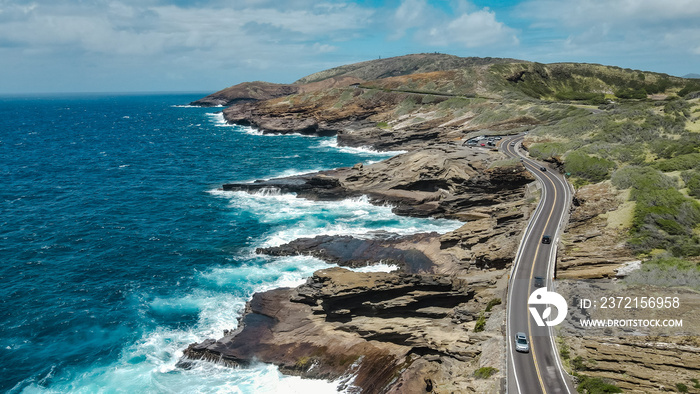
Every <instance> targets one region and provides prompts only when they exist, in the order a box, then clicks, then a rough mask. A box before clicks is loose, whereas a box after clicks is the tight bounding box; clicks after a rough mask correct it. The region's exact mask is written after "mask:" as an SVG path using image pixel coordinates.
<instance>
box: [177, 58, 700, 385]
mask: <svg viewBox="0 0 700 394" xmlns="http://www.w3.org/2000/svg"><path fill="white" fill-rule="evenodd" d="M579 68H581V67H578V66H577V65H570V64H559V65H553V66H545V65H541V64H536V63H530V62H522V61H515V60H513V59H491V58H483V59H478V58H457V57H454V56H448V55H440V54H434V55H433V54H421V55H408V56H404V57H399V58H391V59H382V60H380V61H371V62H363V63H357V64H354V65H348V66H342V67H338V68H335V69H331V70H326V71H323V72H320V73H317V74H312V75H310V76H308V77H305V78H302V79H300V80H299V81H297V82H295V83H293V84H287V85H278V84H266V83H257V82H256V83H249V84H241V85H236V86H233V87H231V88H228V89H225V90H223V91H221V92H217V93H215V94H213V95H211V96H208V97H206V98H203V99H202V100H199V101H197V102H194V103H193V104H195V105H203V106H210V105H228V107H227V108H225V109H224V110H223V115H224V118H225V119H226V121H228V122H229V123H232V124H238V125H244V126H251V127H254V128H256V129H257V130H259V131H261V132H262V133H272V134H290V133H298V134H304V135H317V136H336V137H337V143H338V145H339V146H351V147H366V148H371V149H376V150H384V151H387V150H390V151H405V153H401V154H399V155H397V156H394V157H392V158H391V159H388V160H385V161H383V162H380V163H374V164H371V165H363V164H359V163H358V164H357V165H355V166H353V167H347V168H337V169H334V170H329V171H322V172H318V173H314V174H305V175H299V176H292V177H286V178H278V179H270V180H259V181H255V182H252V183H230V184H225V185H222V189H223V190H228V191H243V192H250V193H260V192H262V193H266V192H269V193H294V194H296V196H297V197H298V198H305V199H310V200H323V201H337V200H342V199H346V198H356V197H359V196H366V197H367V198H368V199H369V201H370V202H372V203H374V204H387V205H390V206H391V207H392V211H393V212H394V213H396V214H398V215H405V216H414V217H434V218H447V219H454V220H459V221H461V222H463V223H464V224H463V225H462V226H461V227H460V228H458V229H456V230H454V231H451V232H449V233H446V234H437V233H419V234H413V235H409V236H399V235H397V234H390V233H375V234H366V235H363V236H349V235H338V236H318V237H315V238H304V239H297V240H294V241H292V242H290V243H288V244H285V245H280V246H276V247H269V248H260V249H258V250H257V251H256V252H257V253H260V254H266V255H273V256H288V255H309V256H314V257H316V258H319V259H321V260H324V261H326V262H328V263H329V264H335V265H337V266H338V267H332V268H328V269H323V270H320V271H317V272H315V273H314V275H313V276H312V277H311V278H309V279H308V280H307V282H306V283H305V284H304V285H301V286H299V287H297V288H282V289H275V290H271V291H266V292H263V293H257V294H255V295H254V296H253V297H252V299H251V300H250V302H248V304H247V305H246V308H245V311H244V313H243V315H242V316H241V317H240V319H239V321H238V322H237V324H236V323H235V322H232V325H231V329H230V330H226V331H224V333H223V336H222V337H221V338H212V339H208V340H206V341H203V342H201V343H195V344H192V345H190V346H189V347H188V348H187V349H186V350H185V351H184V356H183V358H182V360H181V362H180V364H179V365H180V366H181V367H183V368H187V367H189V366H191V365H192V363H196V362H199V360H206V361H209V362H219V363H223V364H225V365H229V366H246V365H250V364H253V363H256V362H265V363H273V364H275V365H277V366H278V367H279V369H280V371H282V372H283V373H286V374H293V375H299V376H302V377H306V378H322V379H328V380H333V381H336V382H338V385H339V388H341V389H345V390H346V391H347V392H363V393H377V392H382V393H384V392H388V393H414V392H415V393H425V392H436V393H437V392H439V393H443V392H445V393H447V392H460V393H462V392H474V393H496V392H502V391H503V390H504V387H505V374H506V370H507V368H506V364H505V363H506V358H505V348H506V344H505V340H506V338H505V306H504V305H502V304H501V300H505V299H506V297H505V295H506V291H507V284H508V274H509V272H510V268H511V265H512V261H513V258H514V257H515V254H516V251H517V247H518V244H519V242H520V239H521V237H522V234H523V231H524V229H525V227H526V223H527V221H528V220H529V218H530V216H531V214H532V212H533V210H534V208H535V206H536V204H537V200H538V198H539V190H538V188H537V185H536V183H535V182H534V179H535V178H534V177H533V176H532V175H531V174H530V173H529V172H528V171H527V170H526V169H525V167H524V166H523V165H522V164H521V163H520V162H518V161H517V160H509V159H507V157H505V155H503V154H501V153H499V152H498V146H497V145H498V142H497V141H498V140H494V142H495V143H494V144H493V145H496V146H488V145H486V144H484V146H481V145H480V144H479V145H476V146H475V145H474V144H467V142H468V141H469V140H470V139H472V138H473V137H475V136H496V135H501V136H504V135H513V134H519V133H523V132H525V131H528V130H533V129H535V132H533V133H531V135H528V136H527V138H526V139H525V142H524V144H523V145H524V147H525V148H526V149H527V147H528V146H530V145H531V144H532V143H533V142H535V141H537V142H547V143H550V142H551V143H552V144H553V145H557V144H564V143H565V142H566V141H564V140H558V139H556V138H552V137H549V136H547V135H546V130H547V127H551V126H553V125H555V124H556V123H557V122H559V121H561V120H562V119H566V118H568V117H569V114H577V116H579V117H583V116H584V115H582V114H586V115H591V116H595V115H600V114H601V112H603V111H605V109H600V108H599V109H590V108H588V107H583V109H582V108H581V107H580V106H579V107H577V106H574V105H571V103H568V102H562V103H560V102H556V101H550V100H551V99H552V97H555V90H553V89H555V88H557V89H559V88H561V87H560V86H559V85H557V83H560V82H561V83H563V84H564V85H562V86H568V85H566V84H574V82H571V81H574V80H576V79H575V78H573V77H572V75H573V74H572V73H574V72H578V71H577V70H578V69H579ZM583 68H585V69H586V70H587V72H588V73H593V74H595V73H600V75H606V74H604V73H611V72H613V73H618V71H619V70H612V69H610V68H605V67H604V66H597V65H587V66H585V67H583ZM586 70H584V71H586ZM619 73H623V71H619ZM582 75H583V74H582ZM586 75H587V74H586ZM596 75H597V74H596ZM635 75H636V74H635ZM579 79H580V78H579ZM621 80H623V79H621ZM596 81H597V82H596V83H599V80H596ZM611 81H612V80H611ZM606 83H607V82H606ZM558 86H559V87H558ZM572 86H573V85H572ZM576 86H578V85H576ZM596 86H597V85H596ZM612 87H613V85H610V87H609V88H612ZM606 89H608V88H606ZM548 92H549V93H548ZM543 97H545V98H546V100H543ZM538 129H543V130H545V131H544V132H542V133H540V134H542V135H538V136H535V137H533V136H532V134H535V133H536V132H537V130H538ZM584 129H585V128H584ZM585 130H588V129H585ZM548 160H551V161H552V162H553V166H550V168H554V169H555V170H557V169H558V170H562V168H563V164H562V162H561V160H560V158H558V157H554V156H553V157H550V158H549V159H548ZM555 167H556V168H555ZM632 208H633V205H631V204H630V202H629V201H628V196H627V195H625V194H624V192H623V191H618V190H616V189H615V188H614V187H612V186H611V185H610V183H609V182H602V183H594V184H593V183H592V184H588V185H586V186H583V187H580V188H578V189H577V190H576V193H575V195H574V197H573V206H572V209H571V212H569V215H568V218H569V220H568V224H567V226H566V229H565V232H564V234H563V235H562V239H561V243H560V244H559V245H558V247H559V249H558V254H557V276H558V278H564V279H566V278H568V279H582V278H585V279H602V280H606V281H611V280H614V278H616V277H619V276H621V275H623V273H622V270H621V267H623V266H626V265H629V264H628V263H630V261H631V260H634V253H633V252H632V251H631V250H630V249H629V247H628V245H627V243H626V242H625V235H626V232H627V230H628V229H629V226H630V223H629V217H630V216H631V212H632V211H631V209H632ZM377 263H384V264H390V265H394V266H396V267H397V269H396V270H394V271H392V272H356V271H352V270H349V269H346V268H343V267H347V268H358V267H363V266H367V265H373V264H377ZM643 341H648V342H649V343H646V342H645V345H644V351H643V353H642V354H643V358H640V357H638V356H636V355H635V350H634V346H641V345H640V344H641V343H642V342H643ZM662 342H663V341H655V340H654V339H653V338H646V339H644V338H638V340H637V341H633V342H630V341H627V340H626V339H620V338H618V339H615V338H602V337H601V338H587V339H584V338H582V337H580V336H579V337H573V336H572V337H569V338H567V339H566V340H565V341H564V342H562V343H561V344H560V351H562V349H566V350H567V351H568V350H570V351H571V354H570V359H566V360H564V363H565V364H566V365H567V368H568V369H569V370H570V371H571V370H572V369H571V368H572V366H573V364H574V363H575V361H576V360H577V357H578V359H580V360H584V364H585V365H584V367H585V368H584V369H583V371H585V373H586V374H589V375H591V376H594V377H600V378H604V379H607V380H606V381H611V382H616V383H618V385H619V387H623V388H625V389H626V390H633V391H634V390H635V388H636V387H641V390H642V391H655V390H661V389H663V390H665V389H666V388H669V387H672V386H673V384H675V383H674V379H681V378H682V379H690V378H691V377H692V376H691V375H692V374H693V373H695V371H696V370H697V369H696V368H695V367H693V366H692V365H691V366H688V365H683V363H682V362H680V361H678V360H679V358H680V357H685V356H684V355H683V354H684V352H690V353H692V354H691V355H690V356H689V357H691V356H692V359H693V360H695V359H696V358H697V357H696V355H697V354H698V350H697V349H698V344H697V341H694V340H691V339H689V340H687V341H683V340H679V341H677V342H678V343H672V342H674V341H673V340H671V339H669V340H667V341H666V342H664V343H666V345H667V347H664V346H666V345H664V344H663V343H662ZM616 349H625V351H624V355H625V356H624V357H622V358H621V359H620V360H621V361H620V362H618V363H617V364H616V359H615V356H614V354H615V352H617V351H618V350H616ZM689 349H690V350H689ZM562 357H564V356H563V355H562ZM666 365H674V366H676V367H677V368H676V369H675V370H673V371H670V370H669V371H666V370H665V372H664V373H655V372H654V370H655V369H656V368H657V367H658V366H664V368H665V366H666ZM579 366H580V365H579ZM618 366H619V367H620V371H623V372H615V371H614V370H615V368H617V367H618ZM623 367H624V368H623ZM638 367H643V368H645V371H647V372H648V374H646V375H644V374H635V373H634V371H635V368H637V369H636V370H640V369H639V368H638ZM681 367H683V368H681ZM579 371H581V370H580V369H579ZM652 375H653V376H652ZM644 379H646V381H647V382H652V383H649V384H645V383H644Z"/></svg>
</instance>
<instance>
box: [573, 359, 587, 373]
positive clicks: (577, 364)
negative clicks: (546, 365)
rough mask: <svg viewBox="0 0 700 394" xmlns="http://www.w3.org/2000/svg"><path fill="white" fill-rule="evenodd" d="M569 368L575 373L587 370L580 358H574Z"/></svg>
mask: <svg viewBox="0 0 700 394" xmlns="http://www.w3.org/2000/svg"><path fill="white" fill-rule="evenodd" d="M571 368H573V369H574V370H575V371H585V370H587V369H588V367H587V366H586V363H585V361H584V360H583V357H581V356H577V357H576V358H574V359H573V360H571Z"/></svg>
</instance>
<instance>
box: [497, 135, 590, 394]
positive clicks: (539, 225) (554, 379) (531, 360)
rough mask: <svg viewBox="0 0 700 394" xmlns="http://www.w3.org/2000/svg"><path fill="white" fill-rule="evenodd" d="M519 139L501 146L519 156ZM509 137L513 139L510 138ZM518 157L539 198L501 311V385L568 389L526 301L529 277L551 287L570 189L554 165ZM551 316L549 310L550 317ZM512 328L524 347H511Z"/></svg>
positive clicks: (531, 287) (522, 389)
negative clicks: (504, 376) (504, 373)
mask: <svg viewBox="0 0 700 394" xmlns="http://www.w3.org/2000/svg"><path fill="white" fill-rule="evenodd" d="M522 140H523V136H516V137H511V138H508V139H504V140H503V141H502V144H501V151H503V152H504V153H505V154H506V155H508V156H512V157H521V155H520V154H519V152H520V150H519V148H520V143H521V142H522ZM513 142H514V143H515V144H512V143H513ZM523 162H524V164H525V166H526V167H527V168H528V170H530V171H531V172H532V173H533V174H534V175H535V176H536V177H537V178H538V179H539V181H540V183H541V186H542V188H541V192H542V198H541V200H540V204H539V205H538V207H537V210H536V211H535V213H534V215H533V219H532V220H531V221H530V223H529V225H528V228H527V231H526V234H525V236H524V237H523V240H522V242H521V245H520V249H519V250H518V255H517V256H516V261H515V265H514V269H513V271H512V274H511V281H510V289H509V292H508V315H507V336H508V338H507V344H508V346H507V348H506V349H507V358H508V387H507V391H508V393H526V394H530V393H553V394H554V393H567V394H574V393H576V390H575V388H574V386H573V384H572V382H571V379H570V377H569V376H568V375H567V374H566V372H564V371H563V368H561V364H560V360H559V357H558V355H557V353H556V350H555V349H556V348H555V346H554V343H553V341H554V336H553V335H551V333H550V328H549V327H539V326H538V325H537V323H536V322H535V320H534V318H533V317H532V316H531V314H530V312H529V310H528V305H527V302H528V297H529V295H530V294H531V293H532V292H533V291H535V290H536V289H537V288H536V287H535V284H534V278H535V277H537V276H539V277H542V278H544V279H545V283H546V286H547V287H548V288H549V289H552V277H553V275H554V258H555V253H556V250H555V248H556V245H557V242H558V239H559V227H560V224H561V221H562V217H563V215H564V213H565V212H566V211H567V210H568V209H569V202H570V201H571V191H570V189H569V187H568V184H567V183H566V180H564V178H563V177H562V176H561V175H560V174H559V173H558V171H551V170H550V168H549V167H546V171H542V170H541V167H543V164H540V163H538V162H536V161H534V160H530V159H528V158H527V157H525V158H524V160H523ZM544 235H549V236H551V238H552V243H551V244H544V243H542V237H543V236H544ZM543 309H544V306H543V307H538V310H539V311H540V316H541V315H542V311H543ZM553 309H554V310H556V308H553ZM554 316H555V315H554V312H552V317H554ZM545 320H548V319H545ZM516 332H524V333H526V334H527V336H528V338H529V340H530V351H529V352H528V353H519V352H516V351H515V345H514V339H513V338H514V337H515V333H516Z"/></svg>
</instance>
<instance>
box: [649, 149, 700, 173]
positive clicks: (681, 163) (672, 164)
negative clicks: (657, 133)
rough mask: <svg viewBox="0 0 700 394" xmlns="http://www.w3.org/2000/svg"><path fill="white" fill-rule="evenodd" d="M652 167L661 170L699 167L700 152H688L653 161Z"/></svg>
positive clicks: (669, 170) (668, 170) (681, 169)
mask: <svg viewBox="0 0 700 394" xmlns="http://www.w3.org/2000/svg"><path fill="white" fill-rule="evenodd" d="M654 167H656V168H658V169H659V170H661V171H663V172H671V171H683V170H690V169H694V168H700V153H689V154H686V155H680V156H676V157H674V158H672V159H668V160H662V161H658V162H656V163H654Z"/></svg>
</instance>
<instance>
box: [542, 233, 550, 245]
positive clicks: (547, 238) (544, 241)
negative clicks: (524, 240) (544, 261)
mask: <svg viewBox="0 0 700 394" xmlns="http://www.w3.org/2000/svg"><path fill="white" fill-rule="evenodd" d="M542 243H543V244H551V243H552V237H550V236H549V235H545V236H543V237H542Z"/></svg>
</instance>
